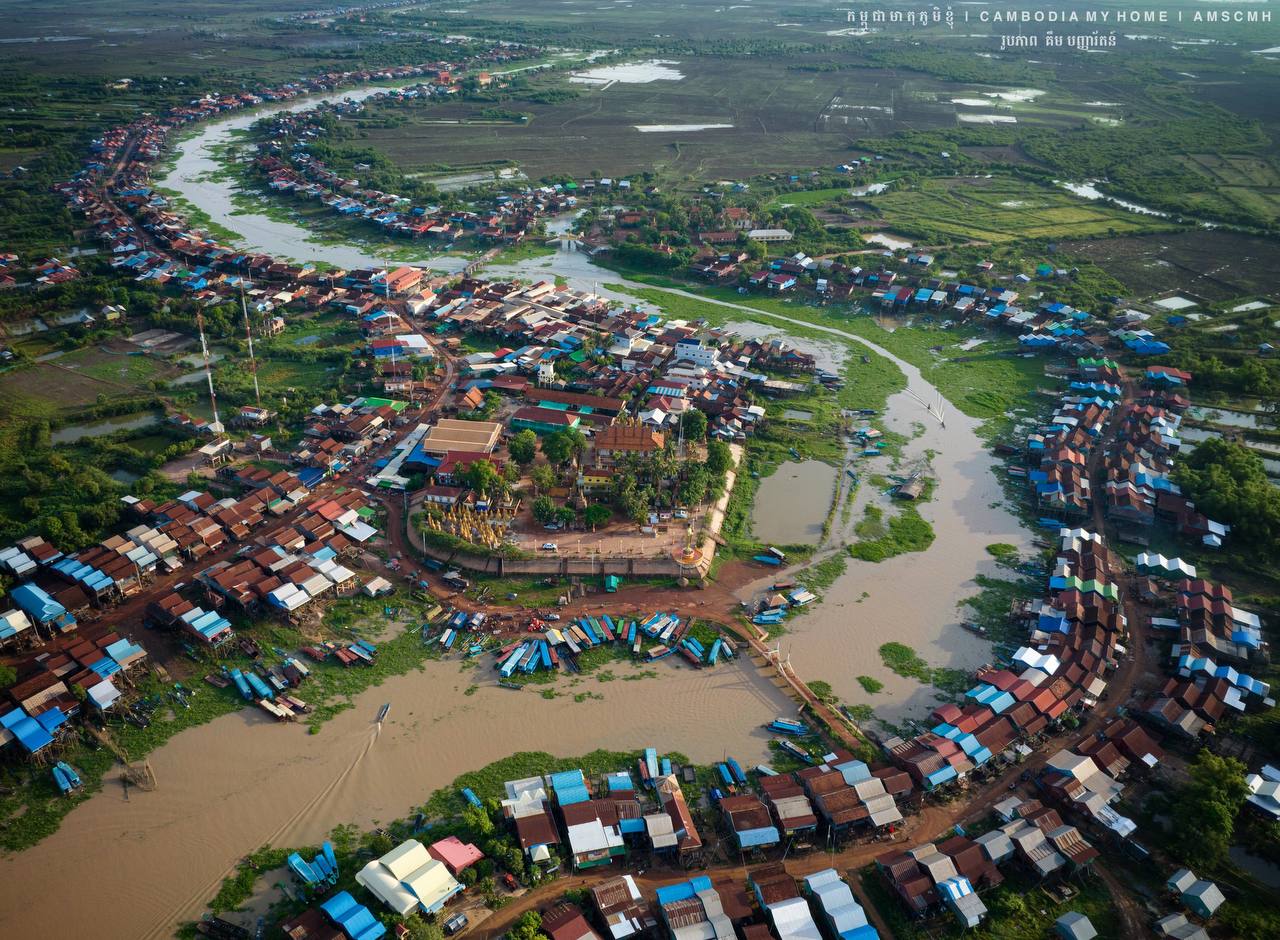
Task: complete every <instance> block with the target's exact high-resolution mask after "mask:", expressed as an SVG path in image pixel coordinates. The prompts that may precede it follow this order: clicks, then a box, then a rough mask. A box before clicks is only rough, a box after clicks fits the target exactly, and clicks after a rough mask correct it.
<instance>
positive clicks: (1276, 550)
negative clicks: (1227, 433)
mask: <svg viewBox="0 0 1280 940" xmlns="http://www.w3.org/2000/svg"><path fill="white" fill-rule="evenodd" d="M1175 479H1176V480H1177V482H1178V485H1179V486H1180V487H1182V490H1183V492H1184V493H1185V494H1186V495H1187V497H1188V498H1190V499H1191V500H1193V501H1194V502H1195V504H1196V507H1197V508H1198V509H1200V511H1201V512H1204V513H1205V514H1206V515H1208V516H1209V517H1210V518H1212V519H1216V520H1218V521H1221V522H1225V523H1227V524H1229V525H1230V526H1231V540H1232V542H1233V543H1235V545H1239V546H1240V547H1242V548H1247V549H1248V550H1249V551H1250V552H1253V553H1256V554H1258V555H1261V556H1263V557H1264V558H1266V559H1268V560H1271V561H1275V560H1276V559H1280V488H1277V487H1276V486H1275V485H1274V484H1272V482H1271V481H1270V480H1269V479H1268V478H1267V474H1266V470H1265V469H1264V468H1263V465H1262V460H1261V458H1259V457H1258V456H1257V455H1256V454H1254V453H1253V452H1252V451H1250V450H1249V449H1247V448H1245V447H1243V446H1242V445H1240V444H1235V443H1228V442H1226V441H1223V440H1221V439H1219V438H1211V439H1210V440H1207V441H1205V442H1204V443H1203V444H1200V445H1199V446H1198V447H1196V449H1195V450H1193V451H1192V452H1191V454H1190V455H1188V456H1187V458H1186V459H1185V460H1181V461H1179V463H1178V467H1177V469H1176V471H1175Z"/></svg>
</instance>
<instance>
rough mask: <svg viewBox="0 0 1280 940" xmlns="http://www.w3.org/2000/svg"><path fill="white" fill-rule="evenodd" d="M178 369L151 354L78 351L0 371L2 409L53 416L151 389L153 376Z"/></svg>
mask: <svg viewBox="0 0 1280 940" xmlns="http://www.w3.org/2000/svg"><path fill="white" fill-rule="evenodd" d="M177 371H178V370H176V369H174V368H173V367H172V366H169V365H167V364H166V363H163V362H160V361H158V360H155V359H152V358H150V357H148V356H126V355H119V354H115V353H108V352H104V351H103V350H101V349H97V348H86V349H77V350H74V351H72V352H69V353H67V354H66V355H64V356H59V357H58V358H57V359H54V360H51V361H48V362H37V363H35V364H33V365H31V366H28V367H25V368H18V369H13V370H11V371H9V372H6V373H4V374H3V375H0V412H4V413H7V414H10V415H14V416H21V417H24V418H32V417H41V416H44V417H50V416H53V415H56V414H57V413H59V412H62V411H70V410H74V409H76V408H80V407H83V406H85V405H91V404H94V403H95V402H97V401H98V397H99V396H105V398H107V399H111V398H119V397H129V396H135V395H138V394H140V393H145V392H147V391H148V388H147V384H148V383H149V382H151V381H152V380H164V379H165V378H168V377H170V376H172V375H174V374H176V373H177Z"/></svg>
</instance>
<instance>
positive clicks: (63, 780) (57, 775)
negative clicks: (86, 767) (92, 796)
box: [53, 761, 81, 796]
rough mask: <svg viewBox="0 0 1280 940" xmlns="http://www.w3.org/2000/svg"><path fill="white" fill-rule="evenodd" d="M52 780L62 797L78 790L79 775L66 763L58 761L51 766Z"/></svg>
mask: <svg viewBox="0 0 1280 940" xmlns="http://www.w3.org/2000/svg"><path fill="white" fill-rule="evenodd" d="M53 779H54V782H55V783H57V785H58V789H59V790H60V791H62V794H63V795H64V796H66V795H67V794H70V793H71V792H72V791H74V790H78V789H80V785H81V784H80V775H79V774H78V773H76V771H75V768H74V767H72V766H71V765H70V764H68V763H67V762H66V761H58V762H57V763H56V764H54V765H53Z"/></svg>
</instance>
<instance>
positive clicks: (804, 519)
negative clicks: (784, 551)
mask: <svg viewBox="0 0 1280 940" xmlns="http://www.w3.org/2000/svg"><path fill="white" fill-rule="evenodd" d="M839 472H840V471H839V470H837V469H836V468H835V467H833V466H831V465H830V464H825V463H823V462H822V461H820V460H805V461H802V462H798V461H789V462H787V463H784V464H783V465H782V466H780V467H778V469H777V470H775V471H774V472H773V473H772V474H771V475H770V476H767V477H765V478H764V479H763V480H761V481H760V487H759V489H757V490H756V501H755V507H754V509H753V510H752V513H751V531H752V532H753V533H754V534H755V536H756V538H758V539H760V540H761V541H764V542H776V543H778V544H780V545H797V544H801V543H808V544H810V545H816V544H817V543H818V542H819V541H820V540H821V539H822V523H823V520H824V519H826V517H827V509H828V508H829V507H830V505H831V494H832V492H833V489H834V487H835V483H836V476H837V474H839Z"/></svg>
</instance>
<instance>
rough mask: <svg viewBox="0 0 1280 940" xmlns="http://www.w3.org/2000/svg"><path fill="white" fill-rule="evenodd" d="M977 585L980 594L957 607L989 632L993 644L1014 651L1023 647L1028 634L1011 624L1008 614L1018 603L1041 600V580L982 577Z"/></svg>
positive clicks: (977, 581)
mask: <svg viewBox="0 0 1280 940" xmlns="http://www.w3.org/2000/svg"><path fill="white" fill-rule="evenodd" d="M974 581H975V582H976V583H977V585H978V587H979V588H980V591H979V592H978V593H977V594H975V595H973V596H972V597H966V598H965V599H964V600H962V601H961V602H960V603H959V604H958V605H957V606H958V607H959V608H960V609H962V610H967V611H968V612H969V618H970V619H971V620H972V622H973V623H975V624H977V625H978V626H980V627H982V628H983V630H985V631H986V637H987V639H989V640H990V641H991V642H993V643H996V644H1003V645H1007V646H1011V647H1012V646H1018V645H1021V643H1022V641H1023V640H1024V639H1025V638H1026V631H1025V630H1024V629H1023V628H1022V627H1021V626H1019V625H1017V624H1014V623H1013V622H1012V621H1011V619H1010V617H1009V611H1010V609H1011V608H1012V607H1013V604H1014V602H1015V601H1018V600H1025V599H1029V598H1033V597H1038V596H1040V594H1041V592H1042V591H1043V582H1042V580H1041V579H1039V578H1033V577H1031V576H1029V575H1024V576H1020V577H1018V578H1017V579H1015V580H1008V579H1005V578H993V577H991V576H989V575H985V574H980V575H978V576H977V577H975V578H974Z"/></svg>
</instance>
